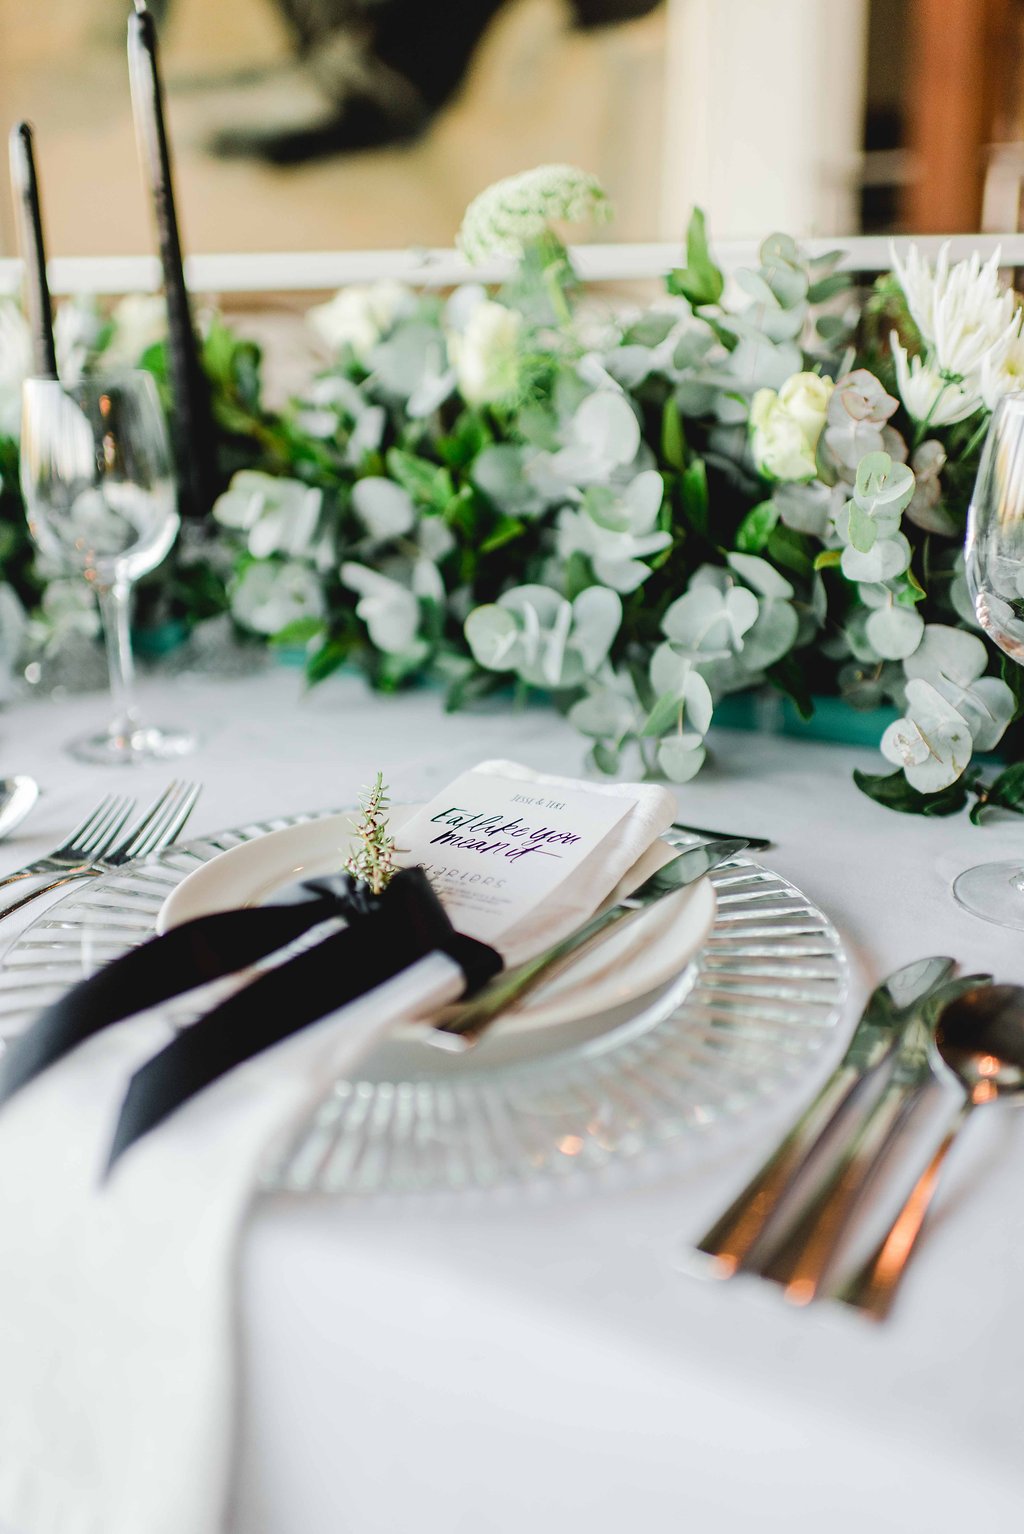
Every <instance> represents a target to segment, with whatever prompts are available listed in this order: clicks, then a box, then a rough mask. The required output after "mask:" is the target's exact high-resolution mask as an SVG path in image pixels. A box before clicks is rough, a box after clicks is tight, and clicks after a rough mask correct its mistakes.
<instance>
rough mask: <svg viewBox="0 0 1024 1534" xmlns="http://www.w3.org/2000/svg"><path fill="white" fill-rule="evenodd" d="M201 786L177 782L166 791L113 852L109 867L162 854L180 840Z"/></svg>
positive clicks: (110, 854)
mask: <svg viewBox="0 0 1024 1534" xmlns="http://www.w3.org/2000/svg"><path fill="white" fill-rule="evenodd" d="M200 791H201V785H200V784H199V783H187V782H184V783H179V782H174V783H171V784H169V785H168V787H167V788H165V789H164V791H163V793H162V794H161V795H160V797H159V798H158V799H155V800H154V801H153V803H152V804H151V805H150V806H149V809H148V810H146V811H145V812H144V813H143V815H142V816H141V817H140V819H139V820H137V821H136V822H135V824H134V825H133V826H132V827H131V829H130V830H129V831H128V833H127V835H126V836H124V837H123V838H122V839H121V841H120V842H118V844H117V846H116V847H114V849H113V851H111V852H110V853H108V854H107V857H106V860H105V861H107V862H108V863H118V864H121V863H127V862H130V861H131V860H132V859H134V858H141V857H146V856H148V855H149V854H150V853H153V852H160V851H162V850H163V848H164V847H168V846H170V844H171V843H172V842H173V841H174V840H175V839H176V838H177V837H178V835H179V834H180V832H181V831H182V829H183V828H184V825H185V822H186V821H187V820H188V818H189V816H190V815H191V813H192V811H193V809H194V808H195V804H196V800H197V799H198V798H199V794H200Z"/></svg>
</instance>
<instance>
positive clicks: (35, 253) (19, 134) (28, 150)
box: [10, 122, 57, 378]
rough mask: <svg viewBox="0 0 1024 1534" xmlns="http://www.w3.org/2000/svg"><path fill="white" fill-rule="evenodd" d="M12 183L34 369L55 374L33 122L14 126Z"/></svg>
mask: <svg viewBox="0 0 1024 1534" xmlns="http://www.w3.org/2000/svg"><path fill="white" fill-rule="evenodd" d="M10 148H11V183H12V185H13V187H14V212H15V218H16V222H17V226H18V244H19V246H20V248H21V258H22V261H23V262H24V263H25V307H26V308H27V309H28V320H29V325H30V327H31V330H32V369H33V372H34V373H35V374H36V375H37V377H39V378H56V376H57V354H56V352H55V351H54V346H53V306H52V304H51V303H50V287H49V284H48V282H47V281H46V242H45V240H44V239H43V218H42V213H41V212H40V208H39V181H38V178H37V177H36V158H35V152H34V146H33V133H32V124H31V123H24V122H22V123H15V125H14V127H13V128H12V129H11V144H10Z"/></svg>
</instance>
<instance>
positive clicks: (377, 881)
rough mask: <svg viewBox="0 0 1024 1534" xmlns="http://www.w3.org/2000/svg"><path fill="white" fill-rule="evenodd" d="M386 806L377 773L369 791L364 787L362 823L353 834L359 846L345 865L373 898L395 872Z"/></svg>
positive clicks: (361, 806) (393, 851)
mask: <svg viewBox="0 0 1024 1534" xmlns="http://www.w3.org/2000/svg"><path fill="white" fill-rule="evenodd" d="M389 807H390V800H389V799H388V791H387V787H386V785H385V783H384V775H383V773H380V772H378V774H377V780H376V782H375V783H374V784H373V786H372V788H365V789H364V790H363V792H362V795H361V796H360V800H359V808H360V810H361V811H362V820H361V821H360V822H359V825H358V826H357V827H356V832H355V834H356V839H357V842H358V846H357V848H356V850H355V851H354V852H353V853H352V854H351V856H350V857H349V858H348V860H347V862H346V863H345V871H346V873H350V874H351V875H352V877H353V879H355V880H357V881H358V882H359V883H360V884H365V885H366V886H367V887H368V889H369V891H370V893H371V894H372V895H381V894H383V893H384V891H385V890H386V889H387V887H388V885H389V884H390V882H391V880H392V879H393V878H394V876H395V874H396V873H397V872H398V866H397V864H396V863H395V839H394V837H393V836H392V835H391V833H390V831H389V829H388V809H389Z"/></svg>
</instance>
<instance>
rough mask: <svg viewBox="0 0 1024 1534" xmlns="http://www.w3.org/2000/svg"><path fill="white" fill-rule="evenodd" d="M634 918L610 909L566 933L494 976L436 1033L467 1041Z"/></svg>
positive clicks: (617, 908) (624, 911)
mask: <svg viewBox="0 0 1024 1534" xmlns="http://www.w3.org/2000/svg"><path fill="white" fill-rule="evenodd" d="M634 915H636V912H635V910H632V909H623V907H622V906H613V907H612V909H611V910H610V911H604V912H602V913H601V914H599V915H597V916H593V917H591V919H590V921H588V922H586V923H585V925H584V926H582V927H579V928H578V929H577V930H576V931H575V932H570V933H569V935H568V937H564V938H562V939H561V940H560V941H559V942H557V943H552V945H551V947H550V948H545V950H544V952H543V953H539V954H538V955H537V956H536V958H533V959H527V961H526V963H525V964H519V965H517V966H516V968H515V969H511V970H509V971H508V973H507V974H502V975H498V976H497V978H496V979H494V980H492V981H491V983H490V985H489V986H488V987H487V989H486V990H485V991H483V992H482V994H481V995H480V996H479V997H477V998H476V999H475V1000H474V1001H470V1002H467V1003H466V1005H465V1006H463V1007H460V1008H459V1009H458V1012H457V1013H456V1014H455V1016H454V1017H451V1018H449V1019H448V1020H447V1021H446V1022H443V1023H441V1024H439V1026H438V1032H440V1033H454V1034H458V1036H459V1037H460V1038H462V1039H464V1040H467V1041H471V1040H472V1039H474V1038H475V1037H476V1035H477V1034H479V1033H481V1032H482V1031H483V1029H484V1028H486V1027H487V1025H488V1023H491V1022H493V1021H494V1019H495V1018H496V1017H497V1016H499V1014H500V1013H502V1012H504V1011H506V1010H507V1009H508V1008H509V1007H510V1006H511V1005H512V1003H513V1002H516V1001H519V1000H520V998H521V997H523V996H525V995H527V993H528V992H530V991H532V990H533V989H534V988H535V986H537V985H539V984H540V982H541V981H542V980H547V979H549V978H550V976H551V975H552V974H553V973H554V972H555V970H556V969H557V968H558V967H559V966H560V965H561V964H563V963H564V962H565V960H566V959H570V958H575V957H577V956H578V955H579V954H581V953H582V952H583V951H584V949H586V948H589V947H590V945H591V944H592V943H593V942H595V941H596V940H597V939H598V938H599V937H602V936H603V935H604V934H605V933H606V932H607V931H608V930H609V928H611V927H614V926H617V925H618V924H619V923H620V922H621V921H624V920H625V918H626V917H627V916H634Z"/></svg>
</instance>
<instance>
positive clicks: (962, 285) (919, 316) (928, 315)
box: [892, 241, 1017, 378]
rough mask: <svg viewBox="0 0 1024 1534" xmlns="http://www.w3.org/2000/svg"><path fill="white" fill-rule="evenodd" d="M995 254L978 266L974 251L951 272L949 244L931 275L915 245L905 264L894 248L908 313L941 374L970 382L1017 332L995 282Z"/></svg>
mask: <svg viewBox="0 0 1024 1534" xmlns="http://www.w3.org/2000/svg"><path fill="white" fill-rule="evenodd" d="M999 254H1000V253H999V250H998V248H997V249H996V250H995V251H994V252H993V254H992V256H991V257H990V258H989V260H988V261H986V262H985V264H984V265H982V262H981V258H980V256H979V255H978V253H977V251H975V252H974V253H973V255H972V256H971V257H970V259H969V260H966V261H958V262H957V263H956V265H955V266H952V267H951V266H950V264H949V242H948V241H947V242H946V243H945V244H944V245H943V247H942V249H941V250H940V251H939V256H938V260H937V261H936V263H935V268H934V270H933V269H932V268H931V266H930V265H929V264H928V262H927V261H926V260H924V258H923V257H922V255H921V253H920V251H919V250H918V248H917V246H916V245H912V246H911V247H910V250H909V251H908V253H907V259H906V261H901V260H900V258H899V256H898V255H897V254H896V250H895V248H893V251H892V261H893V268H894V270H895V272H896V275H897V277H898V278H899V281H900V286H901V287H902V289H903V293H904V296H905V298H906V300H907V307H908V308H909V310H910V313H911V315H912V317H913V320H914V323H915V324H916V326H917V328H918V330H920V332H921V335H922V336H923V338H924V340H925V342H926V344H927V346H928V349H929V352H930V353H931V356H930V361H931V362H932V363H933V365H934V366H935V367H936V368H937V369H938V371H939V372H941V373H945V374H949V375H952V376H954V377H958V378H970V377H971V376H972V375H973V374H975V373H977V372H978V370H979V369H980V368H981V366H982V364H983V363H984V361H985V359H986V358H987V357H988V356H989V354H990V353H991V352H992V351H993V349H994V348H996V347H998V346H1000V345H1002V344H1004V343H1005V342H1006V340H1007V339H1008V337H1009V336H1010V335H1011V334H1012V332H1013V330H1014V329H1015V328H1016V323H1017V320H1016V301H1015V299H1014V296H1013V294H1012V293H1011V292H1010V291H1009V290H1008V289H1005V288H1003V287H1002V286H1001V285H1000V282H999Z"/></svg>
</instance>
